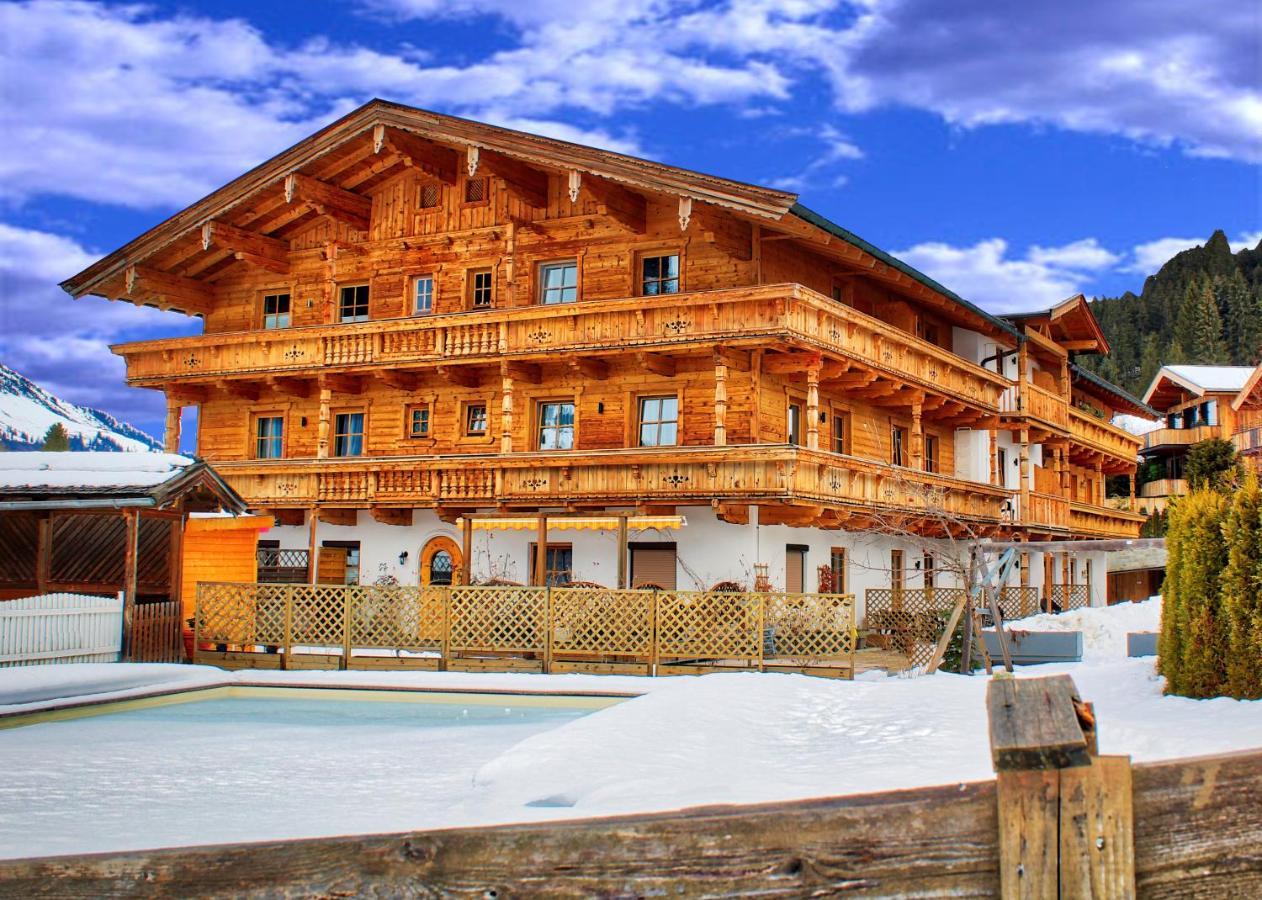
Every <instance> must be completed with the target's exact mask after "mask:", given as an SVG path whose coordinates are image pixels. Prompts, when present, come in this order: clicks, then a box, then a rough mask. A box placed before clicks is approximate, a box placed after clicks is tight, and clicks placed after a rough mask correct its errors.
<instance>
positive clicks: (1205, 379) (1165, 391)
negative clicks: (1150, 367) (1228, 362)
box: [1144, 365, 1253, 407]
mask: <svg viewBox="0 0 1262 900" xmlns="http://www.w3.org/2000/svg"><path fill="white" fill-rule="evenodd" d="M1252 374H1253V366H1185V365H1177V366H1162V367H1161V368H1160V369H1158V370H1157V374H1156V375H1154V376H1153V379H1152V384H1150V385H1148V390H1147V391H1145V392H1144V402H1145V403H1151V404H1153V405H1155V406H1158V407H1164V406H1166V405H1167V404H1168V403H1169V402H1171V401H1174V402H1178V401H1177V400H1176V397H1177V395H1178V393H1179V391H1180V389H1181V390H1183V391H1186V392H1188V393H1190V394H1192V395H1193V396H1194V397H1200V396H1202V395H1204V394H1207V393H1226V392H1230V393H1233V394H1234V393H1236V392H1237V391H1239V390H1240V389H1241V388H1242V387H1244V385H1245V382H1246V381H1248V380H1249V376H1250V375H1252ZM1171 386H1172V387H1173V393H1172V392H1171V390H1170V389H1169V388H1171Z"/></svg>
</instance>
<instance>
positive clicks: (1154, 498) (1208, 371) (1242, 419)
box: [1139, 365, 1262, 515]
mask: <svg viewBox="0 0 1262 900" xmlns="http://www.w3.org/2000/svg"><path fill="white" fill-rule="evenodd" d="M1254 374H1255V370H1254V369H1253V368H1251V367H1249V366H1183V365H1180V366H1162V367H1161V369H1159V370H1158V372H1157V374H1156V375H1155V376H1153V380H1152V383H1151V384H1149V385H1148V390H1147V391H1145V393H1144V402H1145V403H1148V404H1149V405H1151V406H1153V407H1155V408H1156V409H1157V410H1159V411H1160V412H1161V415H1162V418H1163V420H1164V422H1163V425H1164V427H1162V428H1158V429H1157V430H1155V431H1150V432H1149V433H1148V434H1146V435H1144V447H1143V450H1142V451H1141V454H1142V456H1143V460H1144V463H1145V464H1146V465H1150V466H1154V467H1157V468H1159V470H1160V471H1159V473H1158V474H1159V475H1161V476H1162V477H1160V478H1156V479H1150V480H1149V481H1147V482H1146V483H1145V484H1144V485H1143V486H1142V487H1141V488H1140V492H1139V493H1140V501H1139V509H1140V511H1141V512H1144V513H1146V514H1148V515H1152V514H1155V513H1160V512H1164V511H1165V509H1166V507H1167V506H1168V505H1169V502H1170V500H1171V498H1174V497H1181V496H1183V495H1184V494H1186V493H1187V479H1186V478H1185V477H1184V464H1185V463H1186V461H1187V454H1188V450H1189V449H1191V447H1192V445H1193V444H1199V443H1200V442H1201V441H1206V440H1209V439H1211V438H1219V439H1221V440H1226V441H1235V443H1236V447H1237V449H1239V450H1242V452H1245V453H1246V454H1248V453H1250V452H1251V451H1252V450H1253V449H1254V447H1253V446H1251V443H1252V444H1253V445H1257V444H1258V443H1259V442H1258V441H1257V440H1256V436H1257V430H1256V429H1257V426H1258V425H1259V424H1262V419H1260V418H1259V416H1258V414H1257V405H1256V404H1257V403H1258V399H1256V398H1254V397H1253V394H1254V392H1255V389H1256V383H1257V378H1256V377H1251V376H1254Z"/></svg>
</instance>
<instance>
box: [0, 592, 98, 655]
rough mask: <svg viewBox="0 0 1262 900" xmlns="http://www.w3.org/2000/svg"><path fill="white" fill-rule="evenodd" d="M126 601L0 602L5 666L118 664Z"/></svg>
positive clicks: (57, 598) (50, 597) (58, 597)
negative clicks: (124, 602)
mask: <svg viewBox="0 0 1262 900" xmlns="http://www.w3.org/2000/svg"><path fill="white" fill-rule="evenodd" d="M122 634H123V600H122V597H121V596H119V597H93V596H84V595H82V594H45V595H43V596H39V597H25V598H23V599H20V600H7V601H5V602H4V603H0V667H3V666H28V665H46V664H49V663H71V662H115V661H116V660H117V659H118V654H119V650H120V649H121V648H122Z"/></svg>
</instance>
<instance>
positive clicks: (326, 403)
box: [316, 384, 333, 459]
mask: <svg viewBox="0 0 1262 900" xmlns="http://www.w3.org/2000/svg"><path fill="white" fill-rule="evenodd" d="M332 405H333V390H332V388H328V387H325V386H324V385H323V384H321V385H320V424H319V427H318V429H317V431H316V459H328V458H329V425H330V422H329V415H330V414H329V407H330V406H332Z"/></svg>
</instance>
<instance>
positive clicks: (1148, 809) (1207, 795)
mask: <svg viewBox="0 0 1262 900" xmlns="http://www.w3.org/2000/svg"><path fill="white" fill-rule="evenodd" d="M1062 679H1063V680H1062ZM987 705H988V709H989V714H990V723H991V725H990V732H991V750H992V758H993V761H994V766H995V769H996V771H997V772H998V776H999V777H998V780H997V781H986V782H979V783H974V784H964V785H957V784H951V785H944V786H941V787H928V788H917V789H914V790H904V791H890V792H887V793H881V794H869V795H863V796H850V797H833V798H827V799H818V800H806V801H799V802H793V803H772V804H760V805H756V806H743V807H734V806H727V807H706V808H699V809H690V810H684V811H682V812H673V813H667V814H652V815H637V816H625V817H619V818H614V819H587V820H576V821H569V822H547V823H541V824H534V825H510V826H501V827H495V828H464V829H451V830H446V831H422V832H411V833H403V834H375V835H349V836H341V837H331V838H316V839H310V840H298V841H272V842H266V843H254V844H236V845H221V846H213V847H182V848H173V849H166V850H145V851H136V852H128V853H102V854H96V855H91V856H66V857H53V858H46V859H26V860H5V861H0V897H22V898H38V897H124V896H126V897H133V896H145V897H210V896H234V897H280V896H322V897H324V896H359V895H365V896H368V895H370V896H408V897H483V898H488V897H489V898H496V897H498V898H508V897H593V896H599V897H644V896H661V897H694V896H707V897H716V896H759V897H806V896H811V897H817V896H834V895H843V894H844V895H846V896H862V897H891V898H892V897H927V896H933V897H948V896H949V897H1001V896H1002V897H1005V898H1017V897H1020V898H1027V897H1028V898H1060V897H1064V898H1070V897H1094V898H1107V900H1121V898H1124V897H1140V898H1145V900H1147V898H1183V897H1206V898H1209V897H1214V898H1218V897H1259V896H1262V751H1249V752H1245V753H1236V754H1228V755H1223V756H1212V757H1203V758H1199V759H1181V760H1175V761H1170V762H1159V763H1148V764H1144V765H1136V766H1132V765H1131V764H1130V760H1129V759H1128V758H1126V757H1097V756H1096V755H1095V748H1094V732H1093V730H1092V729H1091V728H1090V725H1088V728H1087V730H1085V731H1084V729H1083V728H1082V723H1083V721H1084V719H1083V718H1082V717H1081V714H1082V713H1088V714H1089V712H1090V707H1089V705H1088V704H1083V703H1081V702H1080V701H1079V700H1078V699H1077V697H1076V695H1075V693H1074V690H1073V684H1072V682H1071V681H1070V680H1069V679H1068V678H1066V677H1064V676H1061V677H1060V678H1059V679H1057V678H1053V679H1015V680H1010V681H1009V682H1008V683H1006V684H1005V683H1002V682H1001V681H999V680H996V681H995V682H994V683H993V684H992V686H991V690H990V692H989V696H988V698H987ZM1080 711H1081V712H1080ZM1085 721H1087V722H1088V723H1090V722H1091V719H1090V718H1089V716H1088V717H1087V718H1086V719H1085ZM1101 727H1102V728H1107V727H1108V725H1107V723H1103V724H1102V725H1101Z"/></svg>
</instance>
